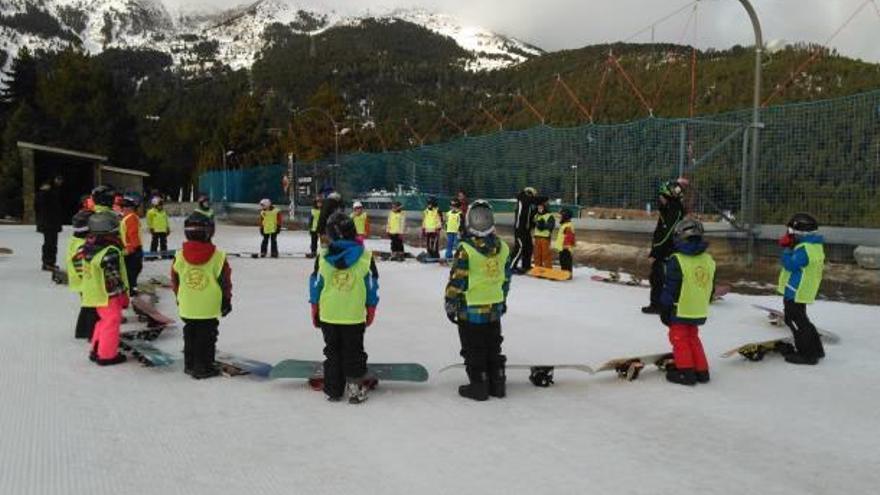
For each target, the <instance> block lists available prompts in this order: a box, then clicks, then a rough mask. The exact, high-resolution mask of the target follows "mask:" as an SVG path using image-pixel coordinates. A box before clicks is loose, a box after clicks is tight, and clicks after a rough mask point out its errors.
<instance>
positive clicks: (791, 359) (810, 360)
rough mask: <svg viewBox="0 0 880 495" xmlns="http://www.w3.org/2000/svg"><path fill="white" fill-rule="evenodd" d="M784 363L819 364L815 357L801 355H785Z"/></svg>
mask: <svg viewBox="0 0 880 495" xmlns="http://www.w3.org/2000/svg"><path fill="white" fill-rule="evenodd" d="M785 362H787V363H791V364H806V365H810V366H812V365H816V364H819V359H818V358H815V357H809V356H804V355H803V354H799V353H794V354H787V355H786V356H785Z"/></svg>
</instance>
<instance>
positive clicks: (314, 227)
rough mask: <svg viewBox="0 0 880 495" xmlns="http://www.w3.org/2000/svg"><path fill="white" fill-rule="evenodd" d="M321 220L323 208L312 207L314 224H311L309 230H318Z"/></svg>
mask: <svg viewBox="0 0 880 495" xmlns="http://www.w3.org/2000/svg"><path fill="white" fill-rule="evenodd" d="M319 220H321V210H320V209H318V208H312V224H311V225H309V232H317V231H318V221H319Z"/></svg>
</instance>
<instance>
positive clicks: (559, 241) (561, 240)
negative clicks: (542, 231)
mask: <svg viewBox="0 0 880 495" xmlns="http://www.w3.org/2000/svg"><path fill="white" fill-rule="evenodd" d="M568 230H571V233H572V234H573V233H574V225H572V224H571V222H566V223H564V224H562V225H560V226H559V231H558V232H557V233H556V241H554V242H553V249H555V250H557V251H562V250H563V249H564V248H565V232H566V231H568Z"/></svg>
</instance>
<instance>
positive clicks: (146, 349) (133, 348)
mask: <svg viewBox="0 0 880 495" xmlns="http://www.w3.org/2000/svg"><path fill="white" fill-rule="evenodd" d="M119 348H120V349H122V350H123V351H125V352H128V353H129V354H131V356H132V357H133V358H135V359H137V361H138V362H139V363H141V364H143V365H144V366H148V367H163V366H169V365H171V364H172V363H174V358H173V357H171V355H170V354H168V353H167V352H165V351H162V350H160V349H158V348H156V347H155V346H153V345H152V344H148V343H147V342H144V341H142V340H135V339H131V338H120V339H119Z"/></svg>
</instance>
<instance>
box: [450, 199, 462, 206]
mask: <svg viewBox="0 0 880 495" xmlns="http://www.w3.org/2000/svg"><path fill="white" fill-rule="evenodd" d="M449 206H451V207H453V208H461V201H459V200H458V199H455V198H453V199H452V201H450V202H449Z"/></svg>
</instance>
